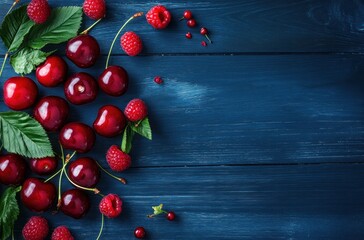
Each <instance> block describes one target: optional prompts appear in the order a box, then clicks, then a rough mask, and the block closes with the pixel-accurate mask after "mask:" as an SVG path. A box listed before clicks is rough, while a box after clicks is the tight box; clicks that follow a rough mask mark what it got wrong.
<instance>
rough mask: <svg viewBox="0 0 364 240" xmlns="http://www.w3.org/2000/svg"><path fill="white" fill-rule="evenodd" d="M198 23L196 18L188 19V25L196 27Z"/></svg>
mask: <svg viewBox="0 0 364 240" xmlns="http://www.w3.org/2000/svg"><path fill="white" fill-rule="evenodd" d="M196 25H197V23H196V20H195V19H190V20H188V21H187V26H189V27H191V28H193V27H196Z"/></svg>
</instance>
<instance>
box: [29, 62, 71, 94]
mask: <svg viewBox="0 0 364 240" xmlns="http://www.w3.org/2000/svg"><path fill="white" fill-rule="evenodd" d="M67 70H68V66H67V63H66V62H65V61H64V60H63V59H62V58H61V57H59V56H55V55H52V56H49V57H47V59H46V60H45V62H44V63H42V64H41V65H39V66H38V67H37V71H36V73H35V76H36V78H37V80H38V82H39V83H40V84H42V85H43V86H45V87H55V86H57V85H58V84H60V83H61V82H63V81H64V80H66V75H67Z"/></svg>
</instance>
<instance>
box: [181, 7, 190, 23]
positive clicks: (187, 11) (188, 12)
mask: <svg viewBox="0 0 364 240" xmlns="http://www.w3.org/2000/svg"><path fill="white" fill-rule="evenodd" d="M191 18H192V12H191V11H190V10H186V11H184V12H183V17H182V18H181V19H180V21H181V20H183V19H187V20H190V19H191Z"/></svg>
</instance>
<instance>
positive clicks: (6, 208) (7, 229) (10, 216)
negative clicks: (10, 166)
mask: <svg viewBox="0 0 364 240" xmlns="http://www.w3.org/2000/svg"><path fill="white" fill-rule="evenodd" d="M20 190H21V187H9V188H7V189H6V190H5V191H4V193H3V194H2V196H1V198H0V230H1V231H0V233H1V235H0V236H1V239H2V240H4V239H7V238H8V237H10V235H11V232H12V229H13V227H14V223H15V221H16V220H17V219H18V216H19V206H18V202H17V201H16V198H15V197H16V193H17V192H19V191H20Z"/></svg>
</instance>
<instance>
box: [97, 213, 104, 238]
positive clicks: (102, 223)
mask: <svg viewBox="0 0 364 240" xmlns="http://www.w3.org/2000/svg"><path fill="white" fill-rule="evenodd" d="M103 228H104V214H101V227H100V231H99V235H97V238H96V240H99V239H100V237H101V234H102V230H103Z"/></svg>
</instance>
